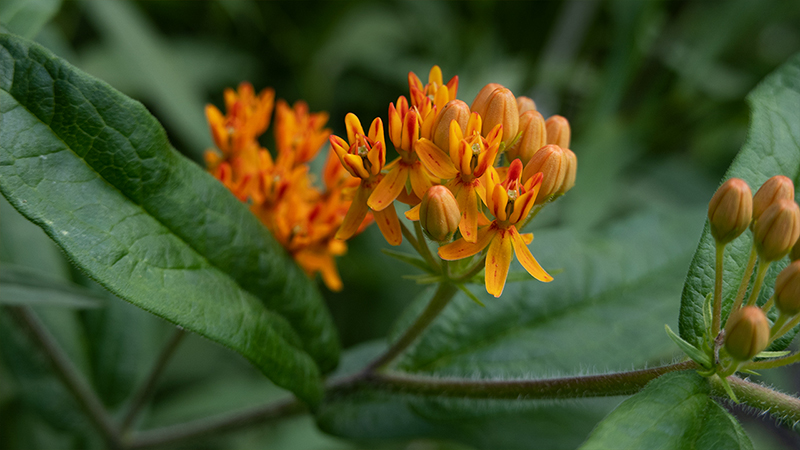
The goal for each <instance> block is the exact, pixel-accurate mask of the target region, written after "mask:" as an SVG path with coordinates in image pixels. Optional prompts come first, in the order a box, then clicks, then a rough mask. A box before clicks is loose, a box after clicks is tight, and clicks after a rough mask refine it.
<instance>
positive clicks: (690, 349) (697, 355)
mask: <svg viewBox="0 0 800 450" xmlns="http://www.w3.org/2000/svg"><path fill="white" fill-rule="evenodd" d="M664 329H665V330H666V331H667V336H669V338H670V339H672V342H674V343H675V345H677V346H678V347H679V348H680V349H681V350H683V352H684V353H686V355H687V356H689V358H692V359H693V360H694V361H695V362H696V363H697V364H700V365H701V366H703V367H705V368H706V369H710V368H711V367H712V366H713V364H712V362H711V358H710V357H709V356H708V355H707V354H705V353H704V352H703V351H701V350H700V349H699V348H696V347H694V346H692V344H690V343H688V342H686V341H684V340H683V339H681V337H680V336H678V335H677V334H675V332H674V331H672V329H671V328H670V327H669V325H664Z"/></svg>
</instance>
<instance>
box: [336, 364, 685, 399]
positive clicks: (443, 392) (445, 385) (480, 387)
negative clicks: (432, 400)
mask: <svg viewBox="0 0 800 450" xmlns="http://www.w3.org/2000/svg"><path fill="white" fill-rule="evenodd" d="M699 367H700V366H698V365H697V363H695V362H694V361H685V362H681V363H677V364H671V365H668V366H662V367H654V368H651V369H642V370H634V371H630V372H619V373H609V374H602V375H586V376H576V377H563V378H550V379H541V380H473V379H460V378H438V377H431V376H424V375H411V374H404V373H399V372H380V373H368V374H365V375H364V376H362V377H359V378H354V379H353V380H351V381H350V382H348V383H342V384H338V385H335V386H332V389H333V390H349V389H354V388H357V387H358V386H361V385H363V384H366V385H370V386H373V387H377V388H380V389H386V390H391V391H402V392H404V393H411V394H422V395H438V396H444V397H467V398H497V399H516V398H521V399H527V400H533V399H564V398H579V397H605V396H613V395H630V394H635V393H636V392H639V390H641V389H642V388H643V387H644V386H645V385H646V384H647V383H648V382H650V381H651V380H653V379H655V378H658V377H660V376H661V375H664V374H665V373H669V372H676V371H680V370H690V369H697V368H699Z"/></svg>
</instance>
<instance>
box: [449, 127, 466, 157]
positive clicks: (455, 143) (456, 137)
mask: <svg viewBox="0 0 800 450" xmlns="http://www.w3.org/2000/svg"><path fill="white" fill-rule="evenodd" d="M462 139H464V133H462V132H461V126H460V125H459V124H458V121H457V120H455V119H454V120H451V121H450V148H449V149H445V150H447V151H449V152H450V158H451V159H452V161H453V162H456V161H458V159H459V158H458V156H457V155H458V149H459V143H460V142H461V140H462Z"/></svg>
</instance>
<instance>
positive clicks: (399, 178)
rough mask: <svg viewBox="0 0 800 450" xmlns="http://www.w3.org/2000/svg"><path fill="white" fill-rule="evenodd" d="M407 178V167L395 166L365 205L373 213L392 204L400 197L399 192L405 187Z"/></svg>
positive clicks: (402, 165) (403, 165)
mask: <svg viewBox="0 0 800 450" xmlns="http://www.w3.org/2000/svg"><path fill="white" fill-rule="evenodd" d="M407 178H408V166H406V165H405V164H397V165H395V166H394V168H392V170H390V171H389V173H387V174H386V176H384V177H383V179H382V180H381V181H380V183H378V186H377V187H376V188H375V190H374V191H372V194H371V195H370V196H369V200H368V201H367V205H369V207H370V208H372V210H373V211H382V210H384V209H386V208H387V207H388V206H389V205H391V204H392V202H393V201H394V199H396V198H397V196H398V195H400V191H401V190H402V189H403V187H405V185H406V179H407Z"/></svg>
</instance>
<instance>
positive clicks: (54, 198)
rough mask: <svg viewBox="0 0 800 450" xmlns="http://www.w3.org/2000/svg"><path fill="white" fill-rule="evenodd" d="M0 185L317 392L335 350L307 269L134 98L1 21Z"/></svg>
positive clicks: (50, 228) (195, 318) (43, 220)
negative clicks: (10, 31)
mask: <svg viewBox="0 0 800 450" xmlns="http://www.w3.org/2000/svg"><path fill="white" fill-rule="evenodd" d="M0 190H1V191H2V193H3V195H4V196H5V197H6V198H7V199H8V200H9V202H10V203H11V204H12V205H13V206H14V207H15V208H17V210H19V211H20V212H21V213H22V214H23V215H25V216H26V217H27V218H28V219H30V220H31V221H33V222H34V223H36V224H37V225H39V226H40V227H42V229H44V231H45V232H46V233H47V234H48V235H49V236H50V237H51V238H52V239H53V240H54V241H56V243H57V244H58V245H59V246H60V247H61V248H62V249H63V250H64V251H65V252H66V253H67V254H68V255H69V256H70V258H71V259H72V261H73V262H74V263H75V264H76V265H77V266H79V267H80V268H81V269H83V270H84V271H85V272H86V273H88V274H89V275H90V276H91V277H92V278H94V279H95V280H97V281H98V282H99V283H100V284H102V285H103V286H104V287H106V288H107V289H109V290H110V291H111V292H113V293H114V294H116V295H118V296H119V297H121V298H123V299H125V300H127V301H129V302H131V303H133V304H135V305H137V306H139V307H141V308H143V309H146V310H148V311H150V312H152V313H154V314H156V315H158V316H161V317H163V318H165V319H167V320H169V321H171V322H174V323H176V324H178V325H180V326H182V327H184V328H186V329H187V330H191V331H194V332H196V333H198V334H201V335H203V336H206V337H207V338H209V339H211V340H213V341H216V342H219V343H221V344H223V345H225V346H227V347H230V348H232V349H234V350H236V351H238V352H239V353H241V354H242V355H244V356H245V357H246V358H248V359H249V360H250V361H251V362H253V364H255V365H256V366H257V367H258V368H259V369H261V370H262V371H263V372H264V373H265V374H266V375H267V376H268V377H269V378H270V379H272V380H273V381H274V382H275V383H276V384H278V385H280V386H282V387H284V388H287V389H289V390H291V391H293V392H295V393H296V394H297V395H298V396H300V397H301V398H303V399H305V400H308V401H311V402H314V401H316V400H317V399H318V398H319V397H320V395H321V383H320V369H321V370H322V371H326V370H330V369H332V368H333V366H335V364H336V362H337V359H338V340H337V337H336V333H335V329H334V328H333V324H332V320H331V318H330V315H329V313H328V311H327V309H326V308H325V306H324V304H323V303H322V299H321V297H320V295H319V292H318V291H317V290H316V288H315V287H314V285H313V284H312V282H311V281H310V280H309V279H308V278H307V277H306V276H305V274H303V273H302V271H301V270H300V269H299V268H298V267H297V266H296V265H295V264H293V263H292V262H291V261H290V260H289V258H288V257H287V256H286V255H285V253H284V252H283V250H282V249H281V247H280V246H279V245H278V244H277V243H276V242H275V240H274V239H273V238H272V237H271V236H270V234H269V232H268V231H267V230H266V228H264V227H263V226H262V225H261V224H260V223H259V222H258V220H257V219H256V218H255V217H254V216H253V215H252V214H251V213H250V211H249V210H248V209H247V207H246V205H244V204H242V203H241V202H239V201H238V200H236V199H235V198H234V197H233V195H231V194H230V192H228V191H227V190H226V189H225V187H224V186H222V184H220V183H219V182H217V181H216V180H215V179H214V178H213V177H211V176H210V175H208V174H207V173H205V171H203V170H202V169H201V168H200V167H198V166H197V165H195V164H194V163H192V162H190V161H189V160H187V159H186V158H184V157H183V156H181V155H180V154H178V153H177V152H176V151H175V150H174V149H173V148H172V147H171V146H170V145H169V142H168V141H167V138H166V134H165V132H164V129H163V128H162V127H161V125H160V124H159V123H158V122H157V121H156V120H155V118H153V117H152V116H151V115H150V114H149V113H148V112H147V110H146V109H145V108H144V107H143V106H142V105H141V104H140V103H138V102H136V101H134V100H131V99H130V98H127V97H125V96H124V95H122V94H120V93H119V92H117V91H115V90H114V89H113V88H111V87H110V86H108V85H107V84H105V83H103V82H102V81H99V80H97V79H95V78H93V77H90V76H88V75H86V74H84V73H82V72H80V71H79V70H77V69H75V68H74V67H72V66H70V65H69V64H68V63H66V62H65V61H63V60H61V59H59V58H57V57H55V56H54V55H52V54H51V53H50V52H48V51H47V50H45V49H43V48H42V47H40V46H39V45H37V44H34V43H30V42H27V41H25V40H23V39H20V38H17V37H14V36H11V35H0Z"/></svg>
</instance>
